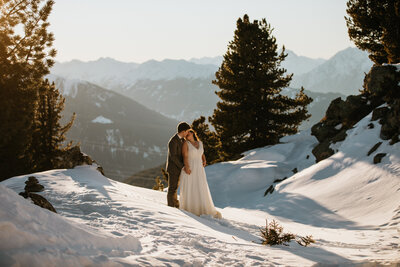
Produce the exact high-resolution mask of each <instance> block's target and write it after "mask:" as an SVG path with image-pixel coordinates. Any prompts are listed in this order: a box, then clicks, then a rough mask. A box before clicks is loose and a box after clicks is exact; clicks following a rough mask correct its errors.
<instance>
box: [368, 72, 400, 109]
mask: <svg viewBox="0 0 400 267" xmlns="http://www.w3.org/2000/svg"><path fill="white" fill-rule="evenodd" d="M399 77H400V73H399V72H397V68H396V67H395V66H392V65H376V66H373V67H372V68H371V70H370V71H369V72H368V73H367V75H365V78H364V89H365V91H366V92H367V93H369V94H370V95H373V96H375V97H376V98H378V99H379V98H380V99H381V100H383V101H384V102H390V99H388V98H393V96H394V95H396V89H395V88H397V87H398V82H399V79H400V78H399ZM388 93H389V94H388ZM397 94H398V92H397ZM383 101H382V102H383Z"/></svg>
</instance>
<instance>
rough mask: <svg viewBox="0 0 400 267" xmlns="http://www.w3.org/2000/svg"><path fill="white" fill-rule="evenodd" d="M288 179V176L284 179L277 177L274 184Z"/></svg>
mask: <svg viewBox="0 0 400 267" xmlns="http://www.w3.org/2000/svg"><path fill="white" fill-rule="evenodd" d="M286 179H287V177H283V178H282V179H276V180H275V181H274V184H276V183H279V182H282V181H284V180H286Z"/></svg>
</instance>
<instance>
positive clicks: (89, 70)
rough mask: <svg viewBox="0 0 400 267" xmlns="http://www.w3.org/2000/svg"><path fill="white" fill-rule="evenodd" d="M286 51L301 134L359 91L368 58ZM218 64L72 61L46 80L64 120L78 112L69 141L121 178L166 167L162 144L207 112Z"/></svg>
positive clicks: (212, 60)
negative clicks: (302, 117)
mask: <svg viewBox="0 0 400 267" xmlns="http://www.w3.org/2000/svg"><path fill="white" fill-rule="evenodd" d="M286 52H287V53H288V57H287V59H286V60H285V61H284V62H283V63H282V66H283V67H285V68H287V70H288V72H289V73H294V78H293V81H292V84H291V87H290V88H285V89H284V90H283V93H284V94H287V95H295V94H296V92H298V89H296V88H299V87H300V86H301V85H303V86H304V87H305V88H306V89H307V90H306V93H307V94H308V95H309V96H311V97H312V98H313V99H314V101H313V102H312V103H311V104H310V106H309V107H308V108H309V111H310V113H311V114H312V117H311V118H310V119H309V120H308V121H305V122H303V124H302V125H301V127H300V129H307V128H309V127H310V126H311V125H313V124H315V123H316V122H317V121H319V120H320V119H321V118H322V117H323V114H324V112H325V110H326V108H327V107H328V105H329V103H330V102H331V100H332V99H334V98H337V97H345V95H348V94H349V93H354V92H356V91H357V88H361V85H362V78H363V75H364V72H365V71H367V70H366V68H367V67H368V66H369V65H370V61H369V59H368V57H367V55H366V54H365V53H364V52H361V51H359V50H358V49H356V48H348V49H345V50H343V51H340V52H338V53H337V54H336V55H335V56H333V57H332V58H331V59H329V60H324V59H312V58H308V57H303V56H298V55H296V54H295V53H294V52H292V51H290V50H287V51H286ZM221 62H222V57H209V58H197V59H196V58H192V59H190V60H189V61H186V60H163V61H155V60H150V61H147V62H145V63H142V64H137V63H126V62H120V61H117V60H114V59H111V58H101V59H99V60H96V61H90V62H82V61H78V60H73V61H70V62H66V63H56V64H55V66H54V67H53V68H52V70H51V73H52V75H51V77H53V78H52V79H53V80H54V81H56V83H57V86H58V88H60V89H61V90H62V91H63V93H64V95H65V96H66V98H67V101H66V109H65V115H66V117H67V118H68V117H69V116H70V114H71V113H72V112H76V113H77V114H78V117H77V119H76V121H75V125H74V127H73V128H72V129H71V131H70V133H69V134H68V137H69V138H70V139H73V140H76V141H79V142H80V143H81V147H82V149H83V151H84V152H85V153H87V154H89V155H92V156H93V158H95V159H96V160H97V161H99V163H100V164H101V165H103V167H104V168H105V170H106V174H107V175H108V176H109V177H112V178H113V179H117V180H121V179H125V178H127V177H130V176H131V175H132V174H134V173H136V172H139V171H141V170H144V169H147V168H151V167H155V166H159V165H160V164H162V163H163V162H164V161H165V156H166V151H165V147H166V143H167V141H168V138H169V137H170V136H171V135H172V134H173V132H174V131H175V127H176V124H177V122H178V121H181V120H185V121H188V122H189V123H190V122H192V121H193V119H195V118H198V117H199V116H201V115H203V116H209V115H211V114H212V112H213V109H214V108H215V107H216V103H217V101H218V97H217V96H216V95H215V93H214V92H215V91H216V90H217V89H218V87H216V86H215V85H213V84H212V83H211V81H212V79H213V78H214V73H215V71H217V69H218V67H219V65H220V63H221ZM341 66H342V67H341ZM346 77H347V78H346ZM335 79H337V81H336V80H335ZM339 81H346V82H339ZM324 83H325V85H323V84H324ZM339 87H340V88H339ZM334 89H335V90H334ZM350 89H351V90H350ZM350 91H351V92H350ZM330 92H333V93H330ZM111 99H112V100H111ZM124 112H125V113H124ZM128 113H129V114H128ZM154 129H156V130H155V131H154ZM147 132H151V134H149V135H147V134H146V133H147ZM138 133H140V134H138ZM155 133H157V134H155ZM137 151H138V152H137Z"/></svg>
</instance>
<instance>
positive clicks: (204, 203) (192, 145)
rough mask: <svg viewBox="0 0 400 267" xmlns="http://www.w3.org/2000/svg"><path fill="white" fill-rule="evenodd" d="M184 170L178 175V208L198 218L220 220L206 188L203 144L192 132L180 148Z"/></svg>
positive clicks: (192, 131)
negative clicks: (179, 186)
mask: <svg viewBox="0 0 400 267" xmlns="http://www.w3.org/2000/svg"><path fill="white" fill-rule="evenodd" d="M182 155H183V163H184V168H183V170H182V171H181V174H180V181H181V188H180V194H179V201H180V208H181V209H183V210H186V211H189V212H191V213H193V214H196V215H198V216H200V215H202V214H207V215H211V216H213V217H214V218H222V216H221V213H220V212H218V211H217V210H216V208H215V207H214V203H213V200H212V198H211V194H210V189H209V188H208V183H207V178H206V172H205V170H204V167H205V166H206V157H205V156H204V148H203V143H202V142H201V141H200V140H199V138H198V137H197V135H196V133H195V131H194V130H189V133H188V135H187V136H186V141H185V142H184V143H183V146H182Z"/></svg>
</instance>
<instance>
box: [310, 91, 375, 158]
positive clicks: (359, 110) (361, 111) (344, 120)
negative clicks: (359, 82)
mask: <svg viewBox="0 0 400 267" xmlns="http://www.w3.org/2000/svg"><path fill="white" fill-rule="evenodd" d="M377 105H379V103H378V102H376V101H374V102H373V103H372V101H370V100H369V99H368V98H367V97H366V96H365V95H363V94H360V95H357V96H354V95H351V96H348V97H347V98H346V100H342V99H341V98H336V99H335V100H333V101H332V102H331V104H330V105H329V107H328V109H327V111H326V114H325V117H324V118H323V119H322V120H321V121H320V122H319V123H317V124H315V125H314V126H313V127H312V128H311V134H312V135H314V136H315V137H316V138H317V139H318V141H319V144H318V145H317V146H316V147H315V148H314V149H313V151H312V152H313V154H314V156H315V158H316V160H317V162H318V161H321V160H323V159H326V158H328V157H330V156H331V155H333V154H334V151H333V150H332V149H331V148H330V144H332V143H336V142H339V141H343V140H344V139H345V138H346V136H347V134H346V131H347V130H349V129H350V128H352V127H353V125H354V124H356V123H357V122H358V121H360V120H361V119H362V118H364V117H365V116H366V115H368V114H369V113H370V112H371V111H372V110H373V109H374V108H375V107H376V106H377Z"/></svg>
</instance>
